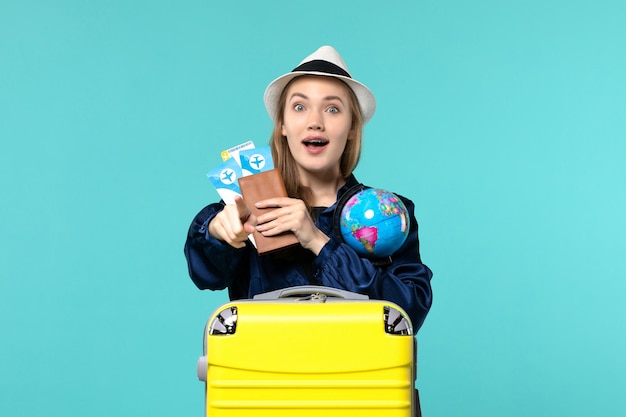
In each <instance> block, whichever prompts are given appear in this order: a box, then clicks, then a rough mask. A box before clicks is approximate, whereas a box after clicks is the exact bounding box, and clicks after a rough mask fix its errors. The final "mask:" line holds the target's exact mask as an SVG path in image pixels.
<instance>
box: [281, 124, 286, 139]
mask: <svg viewBox="0 0 626 417" xmlns="http://www.w3.org/2000/svg"><path fill="white" fill-rule="evenodd" d="M280 134H281V135H283V136H284V137H287V130H286V129H285V125H284V124H283V125H281V128H280Z"/></svg>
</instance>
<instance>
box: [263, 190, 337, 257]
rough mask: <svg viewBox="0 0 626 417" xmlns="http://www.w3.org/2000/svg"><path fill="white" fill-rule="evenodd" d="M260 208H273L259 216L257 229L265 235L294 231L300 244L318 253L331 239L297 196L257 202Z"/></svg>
mask: <svg viewBox="0 0 626 417" xmlns="http://www.w3.org/2000/svg"><path fill="white" fill-rule="evenodd" d="M256 207H257V208H260V209H272V208H274V210H267V212H265V213H263V214H261V215H260V216H258V217H257V227H256V229H257V231H258V232H260V233H261V234H262V235H263V236H275V235H278V234H280V233H284V232H287V231H291V232H293V233H294V234H295V235H296V237H297V238H298V241H299V242H300V244H301V245H302V246H303V247H304V248H307V249H309V250H310V251H312V252H313V253H314V254H315V255H318V254H319V253H320V251H321V250H322V248H323V247H324V245H325V244H326V243H327V242H328V241H329V240H330V239H329V238H328V236H326V234H324V232H322V231H321V230H320V229H318V228H317V226H316V225H315V222H314V221H313V219H312V218H311V215H310V214H309V211H308V210H307V208H306V205H305V204H304V202H303V201H302V200H299V199H297V198H289V197H279V198H269V199H267V200H262V201H259V202H257V203H256Z"/></svg>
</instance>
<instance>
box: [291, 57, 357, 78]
mask: <svg viewBox="0 0 626 417" xmlns="http://www.w3.org/2000/svg"><path fill="white" fill-rule="evenodd" d="M309 71H313V72H325V73H327V74H333V75H341V76H343V77H348V78H352V77H350V74H348V72H347V71H346V70H344V69H343V68H341V67H340V66H337V65H335V64H333V63H332V62H328V61H324V60H322V59H315V60H313V61H309V62H305V63H303V64H301V65H298V66H297V67H296V68H294V69H293V70H292V71H291V72H309Z"/></svg>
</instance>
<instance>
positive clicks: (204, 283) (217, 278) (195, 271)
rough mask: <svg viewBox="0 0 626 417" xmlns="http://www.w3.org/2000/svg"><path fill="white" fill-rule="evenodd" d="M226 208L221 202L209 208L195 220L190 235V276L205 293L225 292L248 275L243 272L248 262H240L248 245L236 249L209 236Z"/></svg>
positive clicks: (188, 253) (188, 243)
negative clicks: (218, 215)
mask: <svg viewBox="0 0 626 417" xmlns="http://www.w3.org/2000/svg"><path fill="white" fill-rule="evenodd" d="M223 207H224V205H223V204H221V203H215V204H211V205H208V206H206V207H205V208H204V209H202V211H200V213H198V214H197V215H196V217H195V218H194V219H193V221H192V223H191V226H190V227H189V232H188V233H187V241H186V242H185V257H186V258H187V266H188V268H189V276H190V277H191V280H192V281H193V282H194V284H196V286H197V287H198V288H199V289H201V290H204V289H209V290H222V289H224V288H226V287H228V286H229V285H230V284H231V282H233V280H236V279H237V277H238V276H241V274H246V271H242V270H241V269H242V264H245V262H240V260H241V258H242V256H244V253H245V252H246V251H247V250H249V248H248V246H246V248H243V249H236V248H233V247H232V246H230V245H228V244H225V243H223V242H221V241H220V240H218V239H216V238H214V237H213V236H211V235H210V234H209V230H208V229H209V226H208V225H209V222H210V221H211V220H213V218H214V217H215V216H216V215H217V213H219V212H220V211H221V210H222V209H223Z"/></svg>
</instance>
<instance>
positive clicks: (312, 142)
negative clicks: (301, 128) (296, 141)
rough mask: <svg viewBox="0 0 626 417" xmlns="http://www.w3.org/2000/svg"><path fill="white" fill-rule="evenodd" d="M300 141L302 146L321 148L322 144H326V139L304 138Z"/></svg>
mask: <svg viewBox="0 0 626 417" xmlns="http://www.w3.org/2000/svg"><path fill="white" fill-rule="evenodd" d="M302 143H303V144H304V146H307V147H313V148H321V147H322V146H326V145H328V141H327V140H326V139H306V140H303V141H302Z"/></svg>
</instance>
